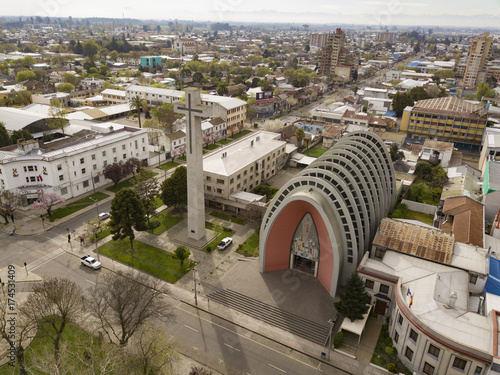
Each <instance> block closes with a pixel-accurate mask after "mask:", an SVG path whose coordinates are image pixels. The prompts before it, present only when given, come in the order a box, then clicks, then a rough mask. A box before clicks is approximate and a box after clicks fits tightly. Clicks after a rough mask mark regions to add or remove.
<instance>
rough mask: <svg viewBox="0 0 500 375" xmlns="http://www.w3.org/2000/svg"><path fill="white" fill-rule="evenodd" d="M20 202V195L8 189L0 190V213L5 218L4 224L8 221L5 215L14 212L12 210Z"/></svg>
mask: <svg viewBox="0 0 500 375" xmlns="http://www.w3.org/2000/svg"><path fill="white" fill-rule="evenodd" d="M20 204H21V197H20V196H19V194H17V193H14V192H12V191H9V190H2V191H0V215H2V217H3V218H4V220H5V224H7V223H8V222H9V221H8V220H7V217H9V216H10V215H13V214H14V211H15V210H16V208H17V207H19V205H20Z"/></svg>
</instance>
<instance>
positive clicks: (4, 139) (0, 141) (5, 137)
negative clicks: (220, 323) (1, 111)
mask: <svg viewBox="0 0 500 375" xmlns="http://www.w3.org/2000/svg"><path fill="white" fill-rule="evenodd" d="M11 144H12V140H11V137H10V134H9V132H8V131H7V128H6V127H5V123H3V122H1V121H0V147H5V146H9V145H11Z"/></svg>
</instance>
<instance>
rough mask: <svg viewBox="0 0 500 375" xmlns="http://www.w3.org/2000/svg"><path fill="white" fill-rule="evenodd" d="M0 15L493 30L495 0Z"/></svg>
mask: <svg viewBox="0 0 500 375" xmlns="http://www.w3.org/2000/svg"><path fill="white" fill-rule="evenodd" d="M2 15H3V16H22V17H28V16H42V17H47V16H48V17H56V18H65V17H68V16H72V17H77V18H80V17H110V18H135V19H152V20H173V19H179V20H195V21H212V22H264V23H311V24H325V23H326V24H333V23H343V24H345V23H348V24H349V23H351V24H362V25H371V26H382V27H391V26H396V25H398V26H399V25H412V26H414V25H421V26H432V25H436V26H439V25H442V26H464V27H498V17H500V0H485V1H482V2H481V3H471V2H470V1H467V2H466V1H464V0H459V1H451V0H438V1H432V0H422V1H419V2H416V1H413V2H403V1H402V0H378V1H376V0H352V1H350V2H349V3H348V4H345V3H341V2H340V1H335V2H327V1H325V0H312V1H310V2H308V3H306V4H305V3H304V2H299V1H297V0H291V1H284V0H278V1H274V2H272V3H269V2H264V1H261V0H256V1H253V2H243V1H242V0H212V1H202V0H192V1H191V2H190V3H189V6H187V5H186V3H182V2H179V3H171V2H169V3H160V4H155V5H154V6H152V7H144V6H141V5H138V3H137V2H136V1H131V0H123V1H120V2H118V1H116V0H112V1H108V2H106V3H105V4H103V2H101V1H99V2H98V1H96V0H89V1H87V2H85V4H83V3H79V2H69V1H68V0H25V1H23V2H21V3H20V4H19V3H7V4H5V5H4V7H3V9H2Z"/></svg>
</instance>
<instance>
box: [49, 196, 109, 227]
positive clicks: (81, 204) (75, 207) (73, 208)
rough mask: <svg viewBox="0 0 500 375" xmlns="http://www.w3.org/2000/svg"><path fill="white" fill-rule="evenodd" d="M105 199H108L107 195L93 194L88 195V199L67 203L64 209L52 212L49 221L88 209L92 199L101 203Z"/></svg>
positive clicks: (92, 202)
mask: <svg viewBox="0 0 500 375" xmlns="http://www.w3.org/2000/svg"><path fill="white" fill-rule="evenodd" d="M107 197H109V195H108V194H104V193H101V192H97V193H95V194H92V195H90V196H89V197H86V198H82V199H80V200H77V201H75V202H73V203H69V204H67V205H66V206H65V207H61V208H58V209H56V210H54V211H52V216H51V217H50V221H54V220H55V219H61V218H63V217H66V216H68V215H71V214H72V213H74V212H77V211H80V210H81V209H83V208H85V207H88V206H90V205H91V204H94V201H92V199H94V200H97V201H101V200H103V199H105V198H107ZM90 198H92V199H90Z"/></svg>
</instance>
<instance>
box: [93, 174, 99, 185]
mask: <svg viewBox="0 0 500 375" xmlns="http://www.w3.org/2000/svg"><path fill="white" fill-rule="evenodd" d="M94 182H95V183H96V184H97V183H99V176H95V177H94Z"/></svg>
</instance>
